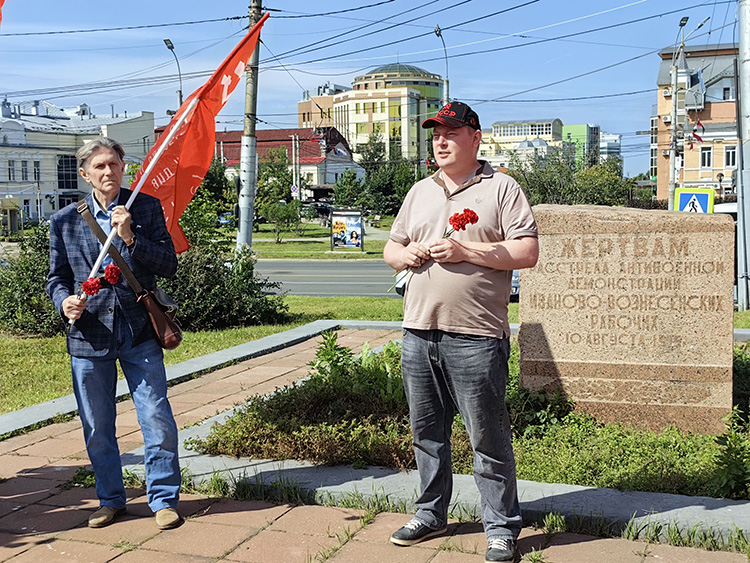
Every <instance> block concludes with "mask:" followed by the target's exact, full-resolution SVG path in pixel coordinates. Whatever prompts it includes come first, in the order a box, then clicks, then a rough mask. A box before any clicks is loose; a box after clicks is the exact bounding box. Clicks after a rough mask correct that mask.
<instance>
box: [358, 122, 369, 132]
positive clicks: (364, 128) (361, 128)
mask: <svg viewBox="0 0 750 563" xmlns="http://www.w3.org/2000/svg"><path fill="white" fill-rule="evenodd" d="M366 134H367V123H357V135H366Z"/></svg>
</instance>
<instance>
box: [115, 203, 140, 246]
mask: <svg viewBox="0 0 750 563" xmlns="http://www.w3.org/2000/svg"><path fill="white" fill-rule="evenodd" d="M132 220H133V218H132V217H131V215H130V211H128V210H127V208H126V207H125V206H124V205H118V206H117V207H115V208H114V209H113V210H112V216H111V217H110V222H111V223H112V226H113V227H114V228H115V229H117V234H118V235H119V237H120V238H121V239H122V240H124V241H125V242H128V241H130V240H132V239H133V236H134V235H133V231H132V229H131V223H132Z"/></svg>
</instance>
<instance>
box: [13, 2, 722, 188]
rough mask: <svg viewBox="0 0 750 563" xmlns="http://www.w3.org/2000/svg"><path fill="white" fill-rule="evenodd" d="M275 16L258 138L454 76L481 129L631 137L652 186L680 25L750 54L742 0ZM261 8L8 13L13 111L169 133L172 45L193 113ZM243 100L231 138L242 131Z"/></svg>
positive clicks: (412, 6)
mask: <svg viewBox="0 0 750 563" xmlns="http://www.w3.org/2000/svg"><path fill="white" fill-rule="evenodd" d="M264 2H265V3H264V6H263V7H264V10H268V11H269V12H270V14H271V16H270V18H269V19H268V21H267V22H266V24H265V26H264V28H263V30H262V33H261V40H262V45H261V51H260V76H259V87H258V88H259V92H258V118H259V120H260V122H259V123H258V125H257V127H258V129H277V128H289V127H297V102H299V101H300V100H302V98H303V92H304V91H305V90H315V89H316V88H317V87H318V86H319V85H322V84H325V83H326V82H328V81H330V82H333V83H335V84H341V85H346V86H351V83H352V81H353V80H354V77H355V76H359V75H361V74H364V73H366V72H367V71H369V70H371V69H373V68H375V67H378V66H380V65H384V64H389V63H394V62H400V63H403V64H412V65H416V66H418V67H421V68H423V69H425V70H427V71H429V72H432V73H436V74H440V75H441V76H443V77H445V76H446V75H447V76H448V79H449V84H450V96H451V98H452V99H454V100H461V101H464V102H466V103H468V104H470V105H471V106H472V107H473V108H474V109H475V110H476V111H477V113H478V114H479V116H480V120H481V122H482V126H483V128H489V127H491V125H492V123H493V122H495V121H505V120H512V119H513V120H515V119H549V118H555V117H557V118H560V119H561V120H562V122H563V123H564V124H577V123H593V124H597V125H599V126H600V127H601V130H602V131H603V132H606V133H617V134H620V135H622V139H623V148H622V156H623V159H624V169H625V174H626V175H627V176H635V175H637V174H638V173H641V172H647V171H648V152H649V145H648V143H649V137H648V135H643V134H638V132H643V131H647V130H648V128H649V121H650V117H651V114H652V107H653V105H654V104H656V101H657V88H656V76H657V71H658V67H659V62H660V58H659V56H658V52H659V51H660V50H662V49H664V48H672V47H674V45H675V42H676V41H678V39H679V30H680V27H679V22H680V19H681V18H682V17H685V16H687V17H688V18H689V20H688V23H687V25H686V26H685V28H684V33H685V35H686V36H688V39H687V41H686V45H687V46H690V45H693V46H699V45H706V44H716V43H730V42H736V41H737V26H736V20H737V0H703V1H701V0H692V1H691V0H596V1H594V0H576V1H561V0H514V1H506V0H503V1H498V0H352V1H351V2H338V3H331V2H325V3H324V2H310V1H309V0H307V1H304V0H264ZM61 6H64V8H62V7H61ZM248 8H249V0H244V2H239V1H237V0H211V1H210V2H207V1H201V2H198V1H195V0H150V1H146V0H130V1H129V2H127V3H124V4H117V5H115V4H109V5H108V4H107V3H103V2H101V1H99V0H96V1H95V0H76V1H75V2H70V3H60V2H59V0H5V6H4V7H3V11H2V24H1V25H0V96H3V97H7V99H8V101H10V102H11V103H17V102H21V101H29V100H47V101H49V102H51V103H54V104H55V105H58V106H61V107H75V106H78V105H79V104H83V103H85V104H87V105H89V106H90V107H91V108H92V111H93V112H94V113H95V114H99V115H110V114H111V113H112V112H115V113H119V114H122V113H123V112H125V111H127V112H128V113H134V112H139V111H152V112H154V115H155V119H156V125H157V126H159V125H165V124H166V123H167V122H168V120H169V117H168V116H167V114H166V112H167V110H170V109H171V110H174V109H176V107H177V105H178V101H177V90H178V89H179V75H178V71H177V63H176V62H175V58H174V56H173V54H172V53H171V52H170V51H169V50H168V49H167V47H166V46H165V44H164V41H163V39H164V38H169V39H170V40H171V41H172V43H173V44H174V46H175V50H174V53H175V54H176V55H177V58H178V60H179V66H180V74H181V75H182V80H183V86H182V90H183V92H184V94H183V97H184V98H187V97H188V95H189V94H190V93H192V92H193V91H194V90H196V89H197V88H199V87H200V86H201V85H202V84H203V82H204V81H205V80H206V79H207V77H208V75H209V74H210V73H211V72H212V71H213V70H215V69H216V67H217V66H218V65H219V64H221V62H222V61H223V60H224V58H225V57H226V56H227V55H228V54H229V53H230V51H231V50H232V49H233V48H234V46H235V45H236V44H237V43H238V42H239V41H240V39H241V38H242V37H243V36H244V34H245V33H246V29H247V24H248V19H247V14H248ZM705 18H710V19H709V20H708V22H707V23H706V24H705V25H703V27H701V28H700V29H696V28H697V27H698V25H699V24H700V23H701V22H702V21H703V20H704V19H705ZM436 25H439V26H440V28H441V30H442V39H443V40H444V41H445V49H444V48H443V43H442V42H441V39H440V38H439V37H438V36H437V35H436V34H435V33H434V29H435V26H436ZM115 28H120V29H115ZM122 28H129V29H122ZM446 57H447V61H446ZM446 66H447V68H446ZM243 92H244V88H243V87H240V88H238V89H237V91H235V93H234V95H233V96H232V98H230V100H229V102H228V103H227V105H226V107H225V108H224V110H223V111H222V113H221V114H220V115H219V117H218V119H217V129H219V130H224V129H226V130H233V129H242V127H243V123H242V119H243V117H242V116H243V113H244V96H243Z"/></svg>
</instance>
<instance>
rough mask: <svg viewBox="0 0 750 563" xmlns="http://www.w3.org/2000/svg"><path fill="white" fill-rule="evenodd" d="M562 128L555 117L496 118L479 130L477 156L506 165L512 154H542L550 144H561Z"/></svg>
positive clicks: (529, 155)
mask: <svg viewBox="0 0 750 563" xmlns="http://www.w3.org/2000/svg"><path fill="white" fill-rule="evenodd" d="M562 131H563V123H562V121H561V120H560V119H558V118H552V119H525V120H524V119H519V120H513V121H496V122H495V123H493V124H492V129H483V130H482V142H481V144H480V145H479V158H481V159H483V160H487V161H488V162H489V163H490V164H491V165H493V166H499V167H502V168H509V167H510V165H511V158H512V156H513V155H514V154H515V155H516V156H517V157H518V158H520V159H521V160H522V161H524V160H527V159H530V158H532V157H533V155H535V154H539V155H541V156H545V155H546V154H547V152H548V151H549V149H550V148H552V147H558V148H563V147H565V146H566V144H567V143H565V142H564V141H563V138H562Z"/></svg>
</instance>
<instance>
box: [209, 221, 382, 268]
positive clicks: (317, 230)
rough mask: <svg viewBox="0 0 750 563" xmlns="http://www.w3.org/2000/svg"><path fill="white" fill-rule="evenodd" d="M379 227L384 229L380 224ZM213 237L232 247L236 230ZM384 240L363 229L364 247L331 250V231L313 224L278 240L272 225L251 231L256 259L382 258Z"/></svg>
mask: <svg viewBox="0 0 750 563" xmlns="http://www.w3.org/2000/svg"><path fill="white" fill-rule="evenodd" d="M380 228H381V230H383V229H385V230H387V229H389V228H390V226H388V228H387V229H386V228H385V227H383V226H382V225H381V226H380ZM216 233H217V238H216V240H217V241H218V242H220V244H221V246H222V247H224V248H226V249H227V250H233V249H234V247H235V244H236V240H237V232H236V230H235V229H231V228H221V229H217V230H216ZM385 242H386V241H384V240H375V239H372V238H369V237H368V236H367V233H366V232H365V238H364V250H355V249H350V250H331V230H330V228H329V227H322V226H320V225H319V224H317V223H308V224H307V225H306V226H305V229H304V230H303V231H302V232H301V233H284V235H283V237H282V242H281V243H280V244H277V243H276V239H275V235H274V232H273V225H270V224H267V223H264V224H262V225H259V230H258V231H256V232H253V251H254V252H255V253H256V254H257V255H258V258H296V259H305V260H307V259H316V260H358V259H362V258H370V259H372V258H382V257H383V247H385Z"/></svg>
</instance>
